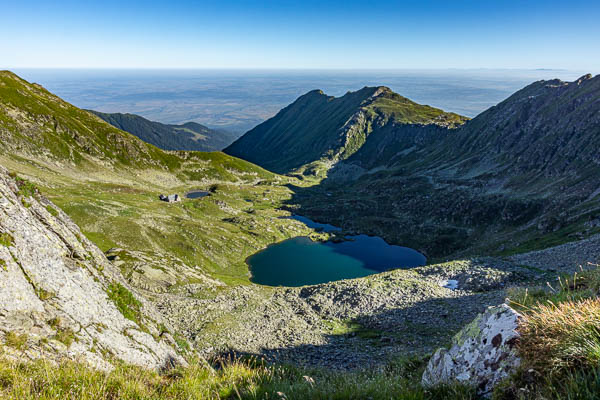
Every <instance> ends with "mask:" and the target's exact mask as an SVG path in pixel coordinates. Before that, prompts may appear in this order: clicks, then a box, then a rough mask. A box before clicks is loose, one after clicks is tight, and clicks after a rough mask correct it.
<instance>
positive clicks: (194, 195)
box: [185, 190, 210, 199]
mask: <svg viewBox="0 0 600 400" xmlns="http://www.w3.org/2000/svg"><path fill="white" fill-rule="evenodd" d="M209 194H210V192H206V191H204V190H194V191H192V192H188V193H186V194H185V197H187V198H188V199H199V198H201V197H205V196H208V195H209Z"/></svg>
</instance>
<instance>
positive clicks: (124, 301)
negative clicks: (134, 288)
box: [107, 282, 142, 327]
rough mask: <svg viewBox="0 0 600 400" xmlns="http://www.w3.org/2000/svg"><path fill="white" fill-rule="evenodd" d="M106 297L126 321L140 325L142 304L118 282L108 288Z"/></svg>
mask: <svg viewBox="0 0 600 400" xmlns="http://www.w3.org/2000/svg"><path fill="white" fill-rule="evenodd" d="M107 293H108V297H109V298H110V299H111V300H112V301H113V303H115V305H116V306H117V308H118V309H119V311H120V312H121V314H123V316H124V317H125V318H127V319H128V320H131V321H133V322H135V323H137V324H138V325H139V326H140V327H141V325H142V313H141V309H142V303H141V302H140V301H139V300H138V299H136V298H135V296H134V295H133V294H132V293H131V292H130V291H129V290H127V289H126V288H125V287H124V286H123V285H121V284H120V283H118V282H113V283H111V284H110V285H109V286H108V290H107Z"/></svg>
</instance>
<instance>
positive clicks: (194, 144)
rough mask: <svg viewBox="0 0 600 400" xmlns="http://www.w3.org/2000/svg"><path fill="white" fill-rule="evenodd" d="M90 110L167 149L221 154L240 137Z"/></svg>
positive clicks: (194, 125) (197, 126) (196, 126)
mask: <svg viewBox="0 0 600 400" xmlns="http://www.w3.org/2000/svg"><path fill="white" fill-rule="evenodd" d="M86 111H89V112H91V113H93V114H95V115H96V116H98V117H100V118H102V119H103V120H104V121H106V122H108V123H109V124H111V125H113V126H114V127H116V128H119V129H121V130H123V131H126V132H129V133H131V134H133V135H135V136H137V137H138V138H140V139H142V140H143V141H145V142H147V143H150V144H152V145H154V146H156V147H159V148H161V149H163V150H189V151H220V150H223V149H224V148H225V147H227V146H228V145H229V144H231V142H233V141H234V140H235V139H236V138H237V137H238V135H236V134H232V133H229V132H226V131H222V130H214V129H210V128H208V127H206V126H204V125H202V124H199V123H197V122H193V121H190V122H186V123H183V124H179V125H175V124H163V123H161V122H156V121H151V120H149V119H146V118H144V117H142V116H139V115H136V114H130V113H125V114H123V113H104V112H100V111H94V110H86Z"/></svg>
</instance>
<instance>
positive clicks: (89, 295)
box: [0, 167, 185, 369]
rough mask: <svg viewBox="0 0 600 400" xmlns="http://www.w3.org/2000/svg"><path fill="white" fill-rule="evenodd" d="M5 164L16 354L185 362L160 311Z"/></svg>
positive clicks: (4, 264) (2, 259)
mask: <svg viewBox="0 0 600 400" xmlns="http://www.w3.org/2000/svg"><path fill="white" fill-rule="evenodd" d="M29 185H30V184H28V183H26V182H24V181H22V180H19V179H15V178H13V177H11V176H9V175H8V172H7V171H6V170H5V169H4V168H3V167H0V239H1V240H0V267H1V268H0V332H1V333H0V334H1V339H0V341H2V342H3V343H4V345H5V346H4V347H6V348H7V349H8V351H9V354H12V356H15V357H23V356H25V357H27V358H40V357H44V358H49V359H54V360H60V359H62V358H70V359H78V360H85V361H87V362H90V363H91V364H92V365H95V366H96V367H99V368H103V369H110V368H111V365H110V362H111V360H113V359H118V360H122V361H125V362H128V363H131V364H136V365H141V366H145V367H149V368H155V369H161V368H167V367H170V366H172V365H175V364H177V363H185V361H183V359H182V358H181V357H180V356H179V355H178V354H177V352H176V351H175V349H174V347H173V345H174V341H173V339H172V338H171V337H170V335H169V334H168V332H166V331H162V330H161V329H160V328H159V323H160V322H161V321H162V319H161V317H160V315H159V314H157V313H156V311H154V309H153V308H152V307H151V306H150V305H149V304H148V303H147V302H145V301H143V299H142V298H141V297H139V296H137V295H135V294H134V293H133V292H131V291H130V288H129V286H128V285H127V283H126V282H125V281H124V279H123V277H122V276H121V274H120V272H119V271H118V270H117V269H116V268H115V267H114V266H113V265H112V264H111V263H110V262H109V261H108V259H107V258H106V257H105V256H104V254H103V253H102V252H101V251H100V250H99V249H98V248H97V247H96V246H95V245H94V244H92V243H91V242H90V241H89V240H87V239H86V238H85V236H84V235H82V233H81V231H80V230H79V228H78V227H77V226H76V225H75V224H74V223H73V222H72V221H71V220H70V219H69V217H68V216H67V215H66V214H64V213H63V212H62V211H61V210H60V209H58V208H57V207H56V206H55V205H54V204H53V203H51V202H50V201H49V200H47V199H46V198H44V197H43V196H41V195H39V194H38V193H36V191H35V189H34V188H33V187H32V186H29Z"/></svg>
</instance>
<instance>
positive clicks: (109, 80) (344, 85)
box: [15, 69, 589, 134]
mask: <svg viewBox="0 0 600 400" xmlns="http://www.w3.org/2000/svg"><path fill="white" fill-rule="evenodd" d="M15 72H16V73H18V74H19V75H21V76H22V77H23V78H25V79H27V80H29V81H30V82H36V83H39V84H41V85H43V86H44V87H45V88H46V89H48V90H50V91H51V92H53V93H55V94H57V95H58V96H60V97H62V98H63V99H65V100H67V101H69V102H71V103H72V104H74V105H75V106H77V107H80V108H85V109H93V110H97V111H102V112H122V113H127V112H128V113H133V114H138V115H141V116H143V117H145V118H148V119H150V120H154V121H159V122H163V123H170V124H180V123H184V122H188V121H194V122H198V123H201V124H203V125H206V126H209V127H211V128H220V129H226V130H229V131H232V132H236V133H239V134H242V133H244V132H245V131H247V130H249V129H251V128H253V127H254V126H255V125H257V124H259V123H261V122H262V121H264V120H266V119H268V118H270V117H272V116H273V115H275V114H276V113H277V112H278V111H279V110H280V109H281V108H283V107H285V106H286V105H288V104H290V103H291V102H293V101H294V100H295V99H296V98H297V97H298V96H300V95H302V94H304V93H306V92H307V91H309V90H312V89H321V90H323V91H324V92H325V93H326V94H328V95H332V96H340V95H343V94H344V93H345V92H347V91H348V90H356V89H360V88H361V87H363V86H379V85H385V86H388V87H390V88H391V89H392V90H394V91H395V92H397V93H399V94H401V95H403V96H405V97H408V98H410V99H412V100H414V101H416V102H418V103H421V104H428V105H431V106H434V107H438V108H442V109H444V110H446V111H452V112H456V113H459V114H462V115H465V116H468V117H474V116H475V115H477V114H478V113H480V112H481V111H483V110H485V109H487V108H488V107H491V106H493V105H495V104H497V103H498V102H500V101H501V100H503V99H505V98H506V97H508V96H509V95H510V94H512V93H513V92H515V91H516V90H518V89H520V88H522V87H524V86H525V85H527V84H529V83H531V82H532V81H535V80H540V79H553V78H560V79H563V80H574V79H577V78H578V77H579V76H581V75H583V74H584V73H586V72H589V71H567V70H547V69H539V70H486V69H478V70H441V69H440V70H420V71H413V70H391V71H386V70H373V71H369V70H356V71H352V70H340V71H336V70H241V69H240V70H234V69H232V70H151V69H148V70H77V69H74V70H57V69H19V70H16V71H15Z"/></svg>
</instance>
